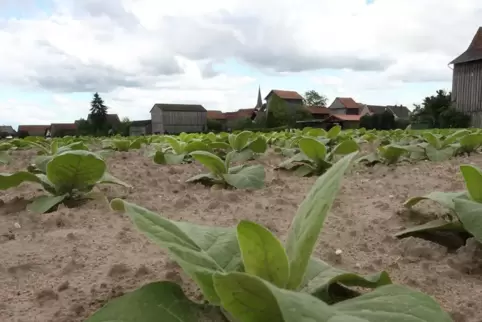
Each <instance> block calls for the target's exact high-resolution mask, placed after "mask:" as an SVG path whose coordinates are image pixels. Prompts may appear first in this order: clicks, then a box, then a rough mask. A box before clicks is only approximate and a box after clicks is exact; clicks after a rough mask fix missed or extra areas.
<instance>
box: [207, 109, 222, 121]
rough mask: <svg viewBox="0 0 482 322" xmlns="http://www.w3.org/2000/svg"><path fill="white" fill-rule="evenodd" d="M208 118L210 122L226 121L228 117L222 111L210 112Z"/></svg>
mask: <svg viewBox="0 0 482 322" xmlns="http://www.w3.org/2000/svg"><path fill="white" fill-rule="evenodd" d="M207 118H208V119H210V120H225V119H226V115H225V114H224V113H223V112H221V111H208V114H207Z"/></svg>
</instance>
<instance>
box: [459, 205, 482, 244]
mask: <svg viewBox="0 0 482 322" xmlns="http://www.w3.org/2000/svg"><path fill="white" fill-rule="evenodd" d="M454 204H455V212H456V213H457V216H458V217H459V220H460V221H461V222H462V225H463V226H464V229H465V230H467V231H468V232H469V233H471V234H472V235H473V236H474V237H475V239H477V240H478V241H479V242H480V243H482V204H481V203H478V202H475V201H472V200H467V199H455V200H454Z"/></svg>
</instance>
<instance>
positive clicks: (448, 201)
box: [403, 191, 467, 209]
mask: <svg viewBox="0 0 482 322" xmlns="http://www.w3.org/2000/svg"><path fill="white" fill-rule="evenodd" d="M466 195H467V192H465V191H459V192H439V191H434V192H431V193H429V194H428V195H425V196H420V197H412V198H410V199H408V200H407V201H405V203H404V204H403V205H404V206H405V207H407V208H411V207H413V206H415V205H416V204H418V203H419V202H420V201H423V200H432V201H435V202H437V203H439V204H441V205H442V206H445V207H447V208H449V209H454V208H455V205H454V199H455V198H461V197H464V196H466Z"/></svg>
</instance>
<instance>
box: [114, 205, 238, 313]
mask: <svg viewBox="0 0 482 322" xmlns="http://www.w3.org/2000/svg"><path fill="white" fill-rule="evenodd" d="M111 207H112V209H114V210H116V211H121V212H124V213H126V214H127V215H129V217H130V218H131V219H132V221H133V222H134V224H135V226H136V227H137V228H138V229H139V230H140V231H142V232H143V233H144V234H146V235H147V237H149V239H151V240H152V241H154V242H155V243H157V244H158V245H159V246H161V247H163V248H167V249H168V250H169V253H170V255H171V256H172V257H173V258H174V260H175V261H176V262H177V263H178V264H179V265H180V266H181V267H182V268H183V269H184V271H185V272H186V273H187V274H188V275H189V276H190V277H191V278H192V279H193V280H194V281H195V282H196V283H197V284H198V286H199V287H200V289H201V291H202V293H203V294H204V296H205V297H206V299H207V300H208V301H210V302H211V303H219V298H218V295H217V294H216V291H215V290H214V286H213V274H214V273H215V272H230V271H235V270H238V269H239V268H240V267H241V255H240V251H239V246H238V241H237V239H236V231H235V230H234V229H233V228H223V227H208V226H201V225H196V224H191V223H187V222H178V221H173V220H169V219H167V218H164V217H161V216H159V215H158V214H156V213H154V212H152V211H149V210H147V209H145V208H142V207H139V206H137V205H135V204H132V203H129V202H126V201H123V200H121V199H114V200H112V201H111Z"/></svg>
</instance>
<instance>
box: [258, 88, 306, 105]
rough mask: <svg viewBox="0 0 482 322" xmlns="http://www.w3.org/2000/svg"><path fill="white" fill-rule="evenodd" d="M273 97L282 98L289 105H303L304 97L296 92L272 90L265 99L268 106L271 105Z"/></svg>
mask: <svg viewBox="0 0 482 322" xmlns="http://www.w3.org/2000/svg"><path fill="white" fill-rule="evenodd" d="M273 96H277V97H279V98H281V99H282V100H283V101H285V103H288V104H296V105H303V96H301V95H300V94H299V93H298V92H295V91H285V90H279V89H272V90H271V91H270V92H269V93H268V95H266V97H265V100H266V104H269V102H270V100H271V98H272V97H273Z"/></svg>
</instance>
